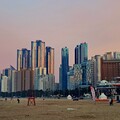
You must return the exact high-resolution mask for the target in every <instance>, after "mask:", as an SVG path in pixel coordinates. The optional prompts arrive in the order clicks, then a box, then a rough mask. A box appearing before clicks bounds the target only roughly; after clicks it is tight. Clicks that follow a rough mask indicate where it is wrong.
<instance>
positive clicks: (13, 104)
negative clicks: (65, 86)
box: [0, 98, 120, 120]
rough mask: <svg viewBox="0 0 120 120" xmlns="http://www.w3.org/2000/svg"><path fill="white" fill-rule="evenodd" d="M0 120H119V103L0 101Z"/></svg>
mask: <svg viewBox="0 0 120 120" xmlns="http://www.w3.org/2000/svg"><path fill="white" fill-rule="evenodd" d="M0 120H120V103H116V102H114V105H113V106H109V103H108V102H96V103H94V102H93V101H92V100H79V101H72V100H67V99H45V100H43V99H39V98H37V99H36V106H33V105H30V106H27V98H26V99H20V103H19V104H18V103H17V99H13V100H10V99H8V100H7V101H5V100H4V99H0Z"/></svg>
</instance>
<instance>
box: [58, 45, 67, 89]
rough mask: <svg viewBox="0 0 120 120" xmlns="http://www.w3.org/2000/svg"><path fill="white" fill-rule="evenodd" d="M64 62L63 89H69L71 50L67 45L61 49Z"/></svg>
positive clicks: (62, 66) (62, 70)
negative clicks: (68, 76)
mask: <svg viewBox="0 0 120 120" xmlns="http://www.w3.org/2000/svg"><path fill="white" fill-rule="evenodd" d="M61 57H62V64H61V72H62V73H61V74H60V75H61V82H62V83H61V87H62V90H66V89H67V72H68V71H69V50H68V48H67V47H65V48H62V50H61Z"/></svg>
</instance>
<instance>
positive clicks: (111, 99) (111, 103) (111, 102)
mask: <svg viewBox="0 0 120 120" xmlns="http://www.w3.org/2000/svg"><path fill="white" fill-rule="evenodd" d="M109 105H110V106H111V105H113V98H112V97H111V98H110V101H109Z"/></svg>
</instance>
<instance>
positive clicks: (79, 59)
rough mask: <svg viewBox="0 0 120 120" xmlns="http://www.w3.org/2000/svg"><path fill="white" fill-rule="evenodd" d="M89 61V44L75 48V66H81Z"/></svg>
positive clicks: (82, 44)
mask: <svg viewBox="0 0 120 120" xmlns="http://www.w3.org/2000/svg"><path fill="white" fill-rule="evenodd" d="M87 60H88V44H87V43H86V42H84V43H81V44H80V45H77V46H76V47H75V64H81V63H83V62H86V61H87Z"/></svg>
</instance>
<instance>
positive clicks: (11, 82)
mask: <svg viewBox="0 0 120 120" xmlns="http://www.w3.org/2000/svg"><path fill="white" fill-rule="evenodd" d="M15 71H16V70H15V68H14V67H13V66H10V68H6V69H4V70H3V76H7V77H8V81H7V84H8V86H9V87H8V92H12V90H13V88H14V80H15V77H14V74H13V73H14V72H15Z"/></svg>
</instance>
